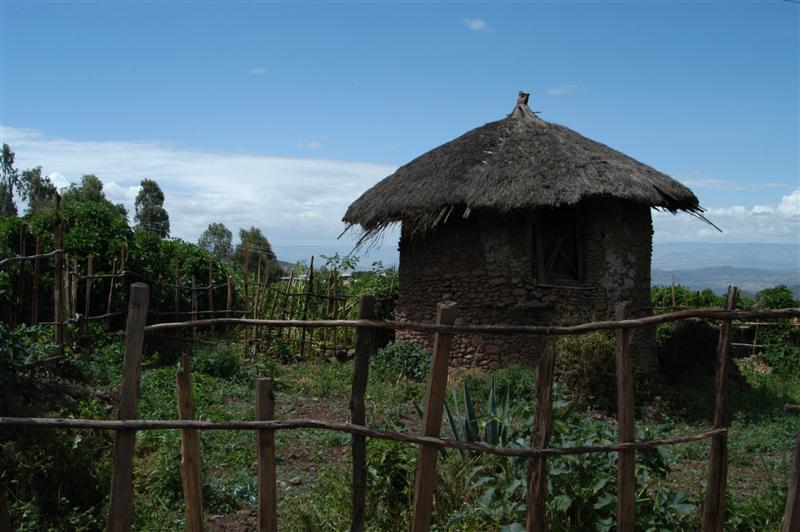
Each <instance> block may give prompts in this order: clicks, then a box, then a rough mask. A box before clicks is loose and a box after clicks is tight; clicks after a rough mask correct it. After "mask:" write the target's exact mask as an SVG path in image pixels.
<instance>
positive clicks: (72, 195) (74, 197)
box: [61, 174, 128, 217]
mask: <svg viewBox="0 0 800 532" xmlns="http://www.w3.org/2000/svg"><path fill="white" fill-rule="evenodd" d="M61 198H62V201H63V202H64V203H72V202H99V203H105V204H107V205H108V206H110V207H111V208H113V209H115V210H117V211H118V212H119V213H120V214H122V215H123V216H125V217H127V216H128V209H126V208H125V206H124V205H123V204H121V203H112V202H111V201H110V200H109V199H108V198H106V193H105V192H103V182H102V181H101V180H100V178H99V177H97V176H96V175H94V174H86V175H84V176H83V177H81V184H80V185H78V184H75V183H72V184H71V185H70V186H69V187H68V188H67V189H66V190H64V191H63V193H62V194H61Z"/></svg>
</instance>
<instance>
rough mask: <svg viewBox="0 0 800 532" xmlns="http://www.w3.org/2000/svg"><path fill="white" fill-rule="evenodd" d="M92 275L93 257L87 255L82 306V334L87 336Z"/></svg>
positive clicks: (90, 309) (90, 307)
mask: <svg viewBox="0 0 800 532" xmlns="http://www.w3.org/2000/svg"><path fill="white" fill-rule="evenodd" d="M93 275H94V261H93V257H92V256H91V255H89V258H88V262H87V263H86V295H85V299H84V305H83V334H84V335H87V334H89V316H91V315H92V314H91V313H92V282H93V281H94V280H93V279H92V276H93Z"/></svg>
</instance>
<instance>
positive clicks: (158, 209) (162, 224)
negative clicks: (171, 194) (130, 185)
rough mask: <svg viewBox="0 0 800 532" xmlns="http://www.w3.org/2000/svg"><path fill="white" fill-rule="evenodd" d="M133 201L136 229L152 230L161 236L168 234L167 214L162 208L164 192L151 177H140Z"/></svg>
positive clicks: (164, 236)
mask: <svg viewBox="0 0 800 532" xmlns="http://www.w3.org/2000/svg"><path fill="white" fill-rule="evenodd" d="M141 187H142V188H140V189H139V193H138V194H137V195H136V201H135V202H134V209H135V214H134V221H135V222H136V228H137V229H143V230H145V231H152V232H154V233H156V234H158V235H159V236H160V237H161V238H166V237H168V236H169V214H167V211H166V209H164V193H163V192H162V191H161V187H159V186H158V183H156V182H155V181H153V180H152V179H142V182H141Z"/></svg>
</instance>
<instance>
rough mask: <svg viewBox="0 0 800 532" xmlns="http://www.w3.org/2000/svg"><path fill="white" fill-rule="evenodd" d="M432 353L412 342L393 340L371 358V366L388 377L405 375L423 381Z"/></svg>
mask: <svg viewBox="0 0 800 532" xmlns="http://www.w3.org/2000/svg"><path fill="white" fill-rule="evenodd" d="M430 357H431V354H430V352H429V351H426V350H424V349H422V348H421V347H419V346H418V345H416V344H412V343H410V342H392V343H390V344H389V345H387V346H386V347H384V348H382V349H379V350H378V352H377V353H376V354H375V356H373V357H372V358H371V359H370V366H371V367H372V369H373V370H374V371H375V372H377V373H378V374H379V375H381V376H384V377H388V378H397V377H401V376H402V377H405V378H407V379H411V380H415V381H422V380H424V379H425V377H427V375H428V367H429V366H430Z"/></svg>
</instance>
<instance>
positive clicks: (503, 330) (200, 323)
mask: <svg viewBox="0 0 800 532" xmlns="http://www.w3.org/2000/svg"><path fill="white" fill-rule="evenodd" d="M762 317H763V318H772V319H774V318H798V317H800V308H788V309H779V310H715V309H696V310H680V311H678V312H670V313H668V314H658V315H655V316H646V317H644V318H636V319H627V320H607V321H594V322H589V323H581V324H579V325H564V326H547V325H437V324H434V323H422V322H413V321H394V320H254V319H248V318H212V319H206V320H195V321H185V322H169V323H156V324H153V325H147V326H145V328H144V330H145V332H156V331H166V330H170V329H184V328H186V327H210V326H212V325H226V324H227V325H244V326H251V327H275V328H279V327H297V328H304V329H313V328H328V327H372V328H375V329H390V330H406V331H418V332H430V333H437V332H441V333H449V334H460V333H462V334H463V333H484V334H537V335H545V336H556V335H570V334H583V333H588V332H593V331H611V330H617V329H636V328H639V327H647V326H650V325H658V324H661V323H669V322H673V321H680V320H685V319H688V318H705V319H711V320H743V319H752V318H762Z"/></svg>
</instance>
